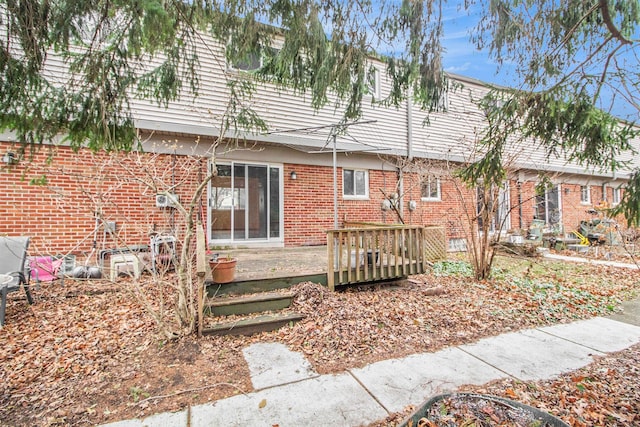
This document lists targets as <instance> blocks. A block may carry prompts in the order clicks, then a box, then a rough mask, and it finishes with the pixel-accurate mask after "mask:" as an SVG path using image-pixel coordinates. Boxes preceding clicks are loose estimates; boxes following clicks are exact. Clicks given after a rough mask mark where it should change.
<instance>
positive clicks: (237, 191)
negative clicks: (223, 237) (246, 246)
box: [233, 164, 248, 240]
mask: <svg viewBox="0 0 640 427" xmlns="http://www.w3.org/2000/svg"><path fill="white" fill-rule="evenodd" d="M245 169H246V167H245V165H242V164H235V165H234V166H233V195H234V207H235V209H234V212H233V240H244V239H246V238H247V216H248V211H247V209H248V207H247V182H246V181H247V180H246V174H245Z"/></svg>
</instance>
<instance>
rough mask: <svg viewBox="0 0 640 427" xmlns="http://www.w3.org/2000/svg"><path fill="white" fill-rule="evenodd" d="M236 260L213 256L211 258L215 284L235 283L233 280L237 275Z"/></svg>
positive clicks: (228, 257) (210, 262)
mask: <svg viewBox="0 0 640 427" xmlns="http://www.w3.org/2000/svg"><path fill="white" fill-rule="evenodd" d="M237 261H238V260H237V259H236V258H232V257H231V256H228V255H227V256H223V257H221V256H219V255H218V254H213V255H212V256H211V258H209V266H210V267H211V274H212V276H213V281H214V282H215V283H230V282H233V278H234V277H235V274H236V263H237Z"/></svg>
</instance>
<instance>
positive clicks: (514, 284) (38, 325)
mask: <svg viewBox="0 0 640 427" xmlns="http://www.w3.org/2000/svg"><path fill="white" fill-rule="evenodd" d="M518 263H522V262H521V261H519V260H517V259H503V260H502V261H501V264H500V265H499V266H498V269H497V270H496V279H495V280H491V281H485V282H483V283H477V282H474V281H472V280H471V279H469V278H468V277H465V276H464V274H466V273H465V272H466V271H467V269H466V267H465V266H464V265H463V264H460V263H457V262H456V263H452V264H450V265H447V266H445V267H444V268H441V269H440V270H438V271H439V272H438V274H442V276H437V277H436V276H435V275H428V274H427V275H421V276H416V277H413V278H412V282H407V283H405V284H403V285H401V286H397V285H396V286H380V285H378V286H373V287H356V288H352V289H349V290H347V291H344V292H330V291H328V290H327V289H326V288H324V287H322V286H319V285H315V284H312V283H305V284H301V285H298V286H296V287H295V288H294V289H295V291H296V292H297V296H296V298H295V303H294V307H293V308H292V310H295V311H297V312H301V313H302V314H305V315H306V317H305V319H304V320H303V321H301V322H299V323H297V324H295V325H291V326H288V327H285V328H282V329H280V330H279V331H275V332H269V333H263V334H259V335H254V336H251V337H206V338H202V339H196V338H194V337H184V338H182V339H180V340H179V341H177V342H168V343H167V342H165V341H163V340H161V339H159V337H158V335H157V334H156V329H155V326H154V321H153V320H152V319H151V318H150V317H149V316H148V315H147V314H146V313H145V311H144V309H143V307H142V306H141V305H140V304H139V302H138V301H137V299H136V298H134V297H133V295H132V293H131V292H129V291H128V290H127V282H126V280H123V281H120V282H118V285H117V286H116V285H112V284H109V283H108V282H102V281H78V282H74V281H68V282H67V281H65V285H64V287H61V286H60V284H45V285H43V286H42V288H41V289H40V290H39V291H37V292H35V294H36V298H37V304H35V305H33V306H28V305H27V304H26V301H24V300H23V299H22V298H21V296H20V295H19V293H17V292H16V293H14V294H11V295H10V298H9V301H8V309H7V325H6V327H5V328H4V329H2V330H0V420H2V423H5V424H9V425H16V426H19V425H25V426H26V425H29V426H31V425H47V423H49V424H52V425H53V424H64V425H87V424H89V425H94V424H99V423H104V422H108V421H115V420H119V419H125V418H134V417H141V416H146V415H149V414H151V413H155V412H160V411H169V410H178V409H182V408H184V407H186V406H187V405H192V404H198V403H203V402H206V401H210V400H215V399H220V398H223V397H228V396H231V395H234V394H238V393H242V392H248V391H251V387H252V386H251V382H250V378H249V373H248V368H247V366H246V362H245V361H244V358H243V356H242V352H241V351H242V349H243V348H244V347H246V346H247V345H249V344H251V343H254V342H260V341H262V342H264V341H276V342H282V343H286V344H288V346H289V347H290V348H291V349H292V350H293V351H299V352H301V353H303V354H305V355H306V357H307V358H308V359H309V361H310V362H311V363H312V364H313V365H314V368H315V370H316V371H318V372H319V373H329V372H342V371H344V370H346V369H350V368H354V367H360V366H363V365H364V364H367V363H370V362H374V361H378V360H382V359H389V358H392V357H400V356H406V355H408V354H414V353H418V352H425V351H435V350H438V349H440V348H443V347H445V346H450V345H457V344H462V343H468V342H472V341H475V340H477V339H479V338H482V337H485V336H489V335H495V334H499V333H503V332H506V331H511V330H517V329H521V328H529V327H535V326H540V325H547V324H551V323H554V322H565V321H571V320H574V319H578V318H587V317H591V316H594V315H600V314H606V313H609V312H611V311H612V309H615V308H616V307H617V306H618V303H619V301H620V300H621V299H624V298H626V297H627V296H629V295H633V293H634V292H637V290H638V274H637V273H635V272H629V271H628V270H625V271H620V270H618V269H615V268H608V267H602V266H588V265H584V266H579V269H578V268H576V269H571V268H570V266H567V265H566V263H553V262H542V263H540V264H535V265H534V266H533V268H528V269H527V267H528V266H530V263H531V261H530V260H527V261H526V262H524V265H521V264H518ZM503 264H504V265H503ZM505 265H506V266H508V268H507V267H506V266H505ZM518 268H520V269H518ZM447 272H449V273H447ZM446 274H452V275H449V276H447V275H446ZM167 315H168V316H170V315H171V313H167ZM638 351H639V350H638V349H636V350H635V353H633V354H630V355H627V356H624V354H622V353H621V356H620V357H622V359H623V361H624V363H620V364H618V363H615V360H616V359H615V358H614V359H612V360H609V358H603V359H601V360H599V361H598V363H601V365H598V366H599V368H597V369H596V368H594V371H585V372H582V373H576V374H575V375H574V376H572V377H568V378H567V379H566V380H565V381H564V382H559V383H557V384H556V383H548V384H544V385H536V384H531V385H528V384H521V383H515V382H514V383H508V384H507V383H505V384H503V385H502V386H501V385H499V384H496V385H495V388H493V387H494V386H493V385H492V386H491V388H487V390H488V391H495V393H496V394H500V395H503V396H505V397H508V398H511V399H514V400H519V401H523V403H527V404H530V405H532V406H536V407H543V408H545V409H552V410H553V411H554V412H556V413H559V414H560V415H561V416H562V417H563V418H564V419H565V420H573V421H574V423H573V424H572V425H574V426H580V425H585V426H586V425H593V424H598V423H600V421H599V420H600V419H603V420H604V423H605V424H607V425H609V423H610V422H611V423H618V424H611V425H631V424H634V423H636V424H637V423H640V419H637V415H635V414H638V413H640V408H639V407H638V401H640V396H638V391H636V385H637V383H638V381H639V378H640V373H639V372H638V366H639V363H638V362H639V360H640V356H639V355H638V354H637V353H638ZM625 363H626V365H625ZM558 381H561V380H560V379H559V380H558ZM213 385H215V386H213ZM556 389H557V392H556ZM136 400H137V402H136ZM140 403H143V405H140ZM265 404H266V402H265ZM563 414H564V415H563ZM598 414H600V415H598ZM565 417H566V418H565ZM602 417H604V418H602ZM395 421H396V422H399V417H396V418H395ZM625 423H627V424H625Z"/></svg>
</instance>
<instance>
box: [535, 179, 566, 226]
mask: <svg viewBox="0 0 640 427" xmlns="http://www.w3.org/2000/svg"><path fill="white" fill-rule="evenodd" d="M535 202H536V203H535V205H534V219H539V220H542V221H544V223H545V224H549V225H556V224H560V222H561V220H562V217H561V213H562V211H561V209H560V187H559V186H558V185H554V186H553V187H550V188H547V189H545V190H544V193H540V194H537V195H536V201H535Z"/></svg>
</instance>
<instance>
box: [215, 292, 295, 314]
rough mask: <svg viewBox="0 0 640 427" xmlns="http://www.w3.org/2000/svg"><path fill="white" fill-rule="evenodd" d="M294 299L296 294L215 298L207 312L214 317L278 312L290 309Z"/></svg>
mask: <svg viewBox="0 0 640 427" xmlns="http://www.w3.org/2000/svg"><path fill="white" fill-rule="evenodd" d="M294 297H295V293H294V292H264V293H259V294H251V295H243V296H240V297H228V298H213V299H211V300H209V303H208V304H207V306H206V308H205V312H208V314H211V315H214V316H230V315H233V314H250V313H259V312H261V311H277V310H282V309H285V308H287V307H289V306H290V305H291V302H292V301H293V298H294ZM207 309H208V310H207Z"/></svg>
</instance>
